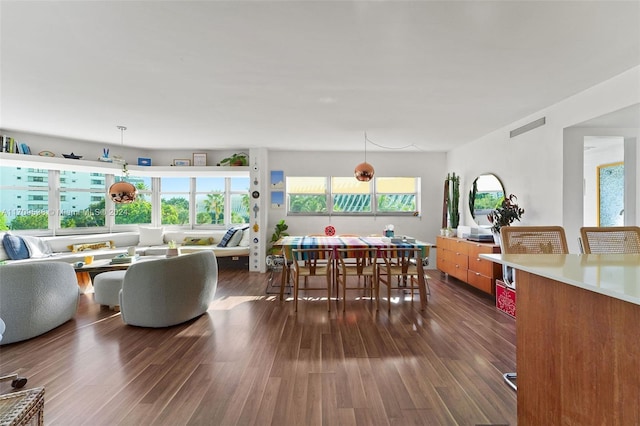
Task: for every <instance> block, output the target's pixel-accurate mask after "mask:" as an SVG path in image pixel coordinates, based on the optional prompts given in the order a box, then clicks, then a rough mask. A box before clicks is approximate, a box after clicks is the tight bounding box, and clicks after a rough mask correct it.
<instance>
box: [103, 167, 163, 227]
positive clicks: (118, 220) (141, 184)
mask: <svg viewBox="0 0 640 426" xmlns="http://www.w3.org/2000/svg"><path fill="white" fill-rule="evenodd" d="M120 181H126V182H129V183H131V184H133V186H135V187H136V189H137V190H138V196H137V197H136V200H135V201H134V202H133V203H129V204H115V209H114V214H115V220H114V223H115V224H116V225H135V224H145V225H148V224H151V210H152V204H151V192H152V191H151V178H150V177H142V176H128V177H120V176H118V177H116V182H120ZM103 188H104V186H103ZM103 192H104V190H103Z"/></svg>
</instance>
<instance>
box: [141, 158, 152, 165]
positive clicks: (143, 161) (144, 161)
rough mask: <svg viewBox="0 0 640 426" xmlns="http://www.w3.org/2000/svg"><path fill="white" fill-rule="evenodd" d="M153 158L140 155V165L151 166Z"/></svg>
mask: <svg viewBox="0 0 640 426" xmlns="http://www.w3.org/2000/svg"><path fill="white" fill-rule="evenodd" d="M150 165H151V158H144V157H138V166H150Z"/></svg>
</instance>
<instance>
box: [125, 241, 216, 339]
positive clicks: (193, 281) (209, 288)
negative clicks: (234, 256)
mask: <svg viewBox="0 0 640 426" xmlns="http://www.w3.org/2000/svg"><path fill="white" fill-rule="evenodd" d="M217 285H218V262H217V261H216V257H215V255H214V254H213V252H211V251H206V252H199V253H192V254H186V255H182V256H178V257H172V258H167V259H158V260H150V261H144V262H140V263H135V264H133V265H131V266H130V267H129V269H127V273H126V274H125V276H124V280H123V282H122V290H120V312H121V315H122V320H123V321H124V322H125V323H126V324H129V325H135V326H140V327H169V326H172V325H175V324H180V323H182V322H185V321H189V320H190V319H193V318H195V317H197V316H200V315H202V314H203V313H205V312H206V311H207V309H209V304H210V303H211V301H212V300H213V297H214V296H215V293H216V288H217Z"/></svg>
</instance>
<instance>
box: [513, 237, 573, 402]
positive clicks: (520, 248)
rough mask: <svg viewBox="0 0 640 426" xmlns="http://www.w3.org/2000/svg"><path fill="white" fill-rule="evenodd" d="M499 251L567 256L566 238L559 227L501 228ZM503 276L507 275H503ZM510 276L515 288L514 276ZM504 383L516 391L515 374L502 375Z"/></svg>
mask: <svg viewBox="0 0 640 426" xmlns="http://www.w3.org/2000/svg"><path fill="white" fill-rule="evenodd" d="M500 237H501V243H500V245H501V247H500V249H501V251H502V253H503V254H568V253H569V248H568V246H567V237H566V235H565V232H564V228H563V227H561V226H503V227H502V228H500ZM504 275H505V276H506V275H507V273H505V274H504ZM508 275H512V276H513V278H512V282H510V283H508V284H510V286H511V287H514V288H515V282H516V279H515V277H516V275H515V271H513V273H511V272H509V273H508ZM502 377H503V378H504V380H505V382H507V384H508V385H509V386H510V387H511V388H513V390H518V387H517V385H516V383H515V382H516V379H517V377H518V376H517V373H515V372H512V373H511V372H510V373H504V374H503V375H502Z"/></svg>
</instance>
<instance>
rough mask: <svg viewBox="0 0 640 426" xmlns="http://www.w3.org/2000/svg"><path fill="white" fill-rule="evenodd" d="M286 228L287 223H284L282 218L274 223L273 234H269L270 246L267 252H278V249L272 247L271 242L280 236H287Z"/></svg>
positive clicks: (287, 227) (287, 226)
mask: <svg viewBox="0 0 640 426" xmlns="http://www.w3.org/2000/svg"><path fill="white" fill-rule="evenodd" d="M287 229H289V225H287V224H286V223H285V221H284V219H280V220H279V221H278V223H276V226H275V230H274V231H273V234H271V247H270V248H269V250H268V253H269V254H279V253H277V252H278V251H279V249H274V248H273V244H274V243H275V242H277V241H278V240H279V239H280V238H282V237H288V236H289V233H288V232H287ZM256 232H257V231H256Z"/></svg>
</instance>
